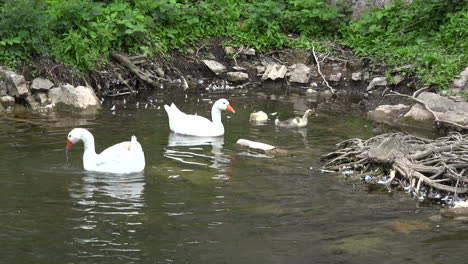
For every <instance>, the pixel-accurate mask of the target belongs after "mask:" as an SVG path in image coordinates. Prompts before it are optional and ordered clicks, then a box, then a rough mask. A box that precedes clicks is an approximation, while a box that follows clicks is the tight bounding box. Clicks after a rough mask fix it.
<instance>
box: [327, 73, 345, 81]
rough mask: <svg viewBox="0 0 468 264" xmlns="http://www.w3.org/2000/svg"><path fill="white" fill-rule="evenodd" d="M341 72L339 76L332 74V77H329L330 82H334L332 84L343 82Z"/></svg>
mask: <svg viewBox="0 0 468 264" xmlns="http://www.w3.org/2000/svg"><path fill="white" fill-rule="evenodd" d="M341 76H342V74H341V72H339V73H337V74H330V76H328V78H327V79H328V80H329V81H332V82H339V81H341Z"/></svg>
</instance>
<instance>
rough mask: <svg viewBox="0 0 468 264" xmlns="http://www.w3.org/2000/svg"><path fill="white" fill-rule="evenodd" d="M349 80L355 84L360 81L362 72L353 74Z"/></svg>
mask: <svg viewBox="0 0 468 264" xmlns="http://www.w3.org/2000/svg"><path fill="white" fill-rule="evenodd" d="M351 80H353V81H355V82H357V81H360V80H362V72H353V73H352V74H351Z"/></svg>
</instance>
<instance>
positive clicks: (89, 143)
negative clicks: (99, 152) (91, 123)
mask: <svg viewBox="0 0 468 264" xmlns="http://www.w3.org/2000/svg"><path fill="white" fill-rule="evenodd" d="M81 141H83V145H84V153H83V157H90V156H95V155H96V149H95V145H94V136H93V134H91V133H90V132H89V131H86V130H84V131H83V133H82V135H81Z"/></svg>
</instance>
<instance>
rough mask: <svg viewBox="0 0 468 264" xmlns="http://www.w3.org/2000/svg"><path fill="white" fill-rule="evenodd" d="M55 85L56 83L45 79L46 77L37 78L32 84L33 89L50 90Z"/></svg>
mask: <svg viewBox="0 0 468 264" xmlns="http://www.w3.org/2000/svg"><path fill="white" fill-rule="evenodd" d="M53 86H54V83H53V82H51V81H49V80H47V79H44V78H35V79H34V80H33V81H32V84H31V90H32V91H48V90H50V88H52V87H53Z"/></svg>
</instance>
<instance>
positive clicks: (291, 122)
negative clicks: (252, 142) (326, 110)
mask: <svg viewBox="0 0 468 264" xmlns="http://www.w3.org/2000/svg"><path fill="white" fill-rule="evenodd" d="M314 112H315V110H312V109H307V110H306V111H305V113H304V116H303V117H299V116H297V117H295V118H290V119H288V120H284V121H279V119H278V118H277V119H276V120H275V125H276V126H278V127H285V128H303V127H306V126H307V123H308V122H309V116H311V115H312V114H313V113H314Z"/></svg>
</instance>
